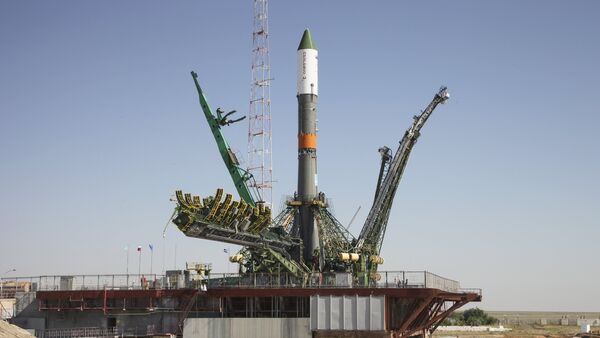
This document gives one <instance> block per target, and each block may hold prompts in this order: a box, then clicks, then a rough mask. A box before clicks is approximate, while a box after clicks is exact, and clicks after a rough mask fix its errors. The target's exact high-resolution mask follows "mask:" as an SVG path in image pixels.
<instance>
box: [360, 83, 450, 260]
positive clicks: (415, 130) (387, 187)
mask: <svg viewBox="0 0 600 338" xmlns="http://www.w3.org/2000/svg"><path fill="white" fill-rule="evenodd" d="M449 98H450V94H449V93H448V90H447V88H446V87H441V88H440V90H439V91H438V93H436V94H435V96H434V98H433V100H432V101H431V103H429V105H428V106H427V108H425V110H423V111H422V112H421V114H420V115H418V116H415V117H414V122H413V124H412V126H411V127H410V128H408V130H407V131H406V132H405V133H404V137H402V140H401V141H400V145H399V146H398V150H396V154H395V155H394V157H393V159H391V158H392V155H391V151H390V149H389V148H387V147H383V148H380V149H379V152H380V154H381V169H380V171H379V177H378V180H377V187H376V192H375V200H374V202H373V206H372V207H371V210H370V211H369V215H368V216H367V219H366V221H365V224H364V226H363V228H362V230H361V232H360V235H359V237H358V241H357V244H356V248H357V251H360V252H361V254H362V255H363V256H365V257H373V256H374V258H371V261H372V262H374V263H376V262H377V261H378V255H379V252H380V251H381V245H382V243H383V238H384V236H385V230H386V227H387V223H388V219H389V217H390V209H391V207H392V203H393V201H394V196H395V194H396V189H398V184H399V183H400V179H401V178H402V173H403V172H404V168H405V167H406V163H407V161H408V157H409V155H410V152H411V150H412V148H413V146H414V145H415V143H416V142H417V139H418V138H419V136H420V135H421V128H422V127H423V125H425V122H427V119H428V118H429V116H431V113H433V110H434V109H435V108H436V107H437V105H438V104H440V103H444V102H445V101H446V100H448V99H449ZM390 159H391V161H390Z"/></svg>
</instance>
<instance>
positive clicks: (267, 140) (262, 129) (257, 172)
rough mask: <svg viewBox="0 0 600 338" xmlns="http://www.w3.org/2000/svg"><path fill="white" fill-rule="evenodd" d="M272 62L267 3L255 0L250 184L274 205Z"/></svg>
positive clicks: (264, 0)
mask: <svg viewBox="0 0 600 338" xmlns="http://www.w3.org/2000/svg"><path fill="white" fill-rule="evenodd" d="M271 80H272V79H271V62H270V60H269V24H268V4H267V0H254V29H253V32H252V85H251V94H250V112H249V113H248V117H249V118H248V172H249V174H251V175H252V176H254V180H251V181H250V182H249V183H250V185H251V186H253V187H255V188H256V189H257V190H258V192H259V193H260V195H261V197H262V200H263V201H264V202H265V203H267V204H268V205H269V206H271V205H272V200H273V192H272V183H273V179H272V177H273V167H272V152H271V149H272V133H271Z"/></svg>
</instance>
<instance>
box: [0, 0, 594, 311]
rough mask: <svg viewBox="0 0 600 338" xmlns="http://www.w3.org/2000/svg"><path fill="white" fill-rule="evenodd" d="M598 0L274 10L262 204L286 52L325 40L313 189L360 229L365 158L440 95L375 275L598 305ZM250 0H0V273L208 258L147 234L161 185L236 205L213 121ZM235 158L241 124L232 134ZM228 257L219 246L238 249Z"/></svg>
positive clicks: (236, 82) (282, 105)
mask: <svg viewBox="0 0 600 338" xmlns="http://www.w3.org/2000/svg"><path fill="white" fill-rule="evenodd" d="M598 13H600V2H597V1H561V2H558V1H526V2H524V1H502V2H500V1H496V2H491V1H483V2H482V1H457V2H448V1H435V2H432V1H414V2H400V1H381V2H373V1H272V2H271V4H270V33H271V35H270V44H271V58H272V68H273V72H272V75H273V77H274V79H275V80H274V81H273V86H272V114H273V131H274V136H273V148H274V176H275V179H276V180H277V183H276V187H275V190H274V196H275V197H274V200H275V202H276V203H277V204H278V203H279V202H280V201H281V200H282V198H283V196H284V195H288V194H292V193H293V191H294V189H295V185H296V171H297V169H296V128H297V126H296V114H297V107H296V97H295V94H296V92H295V81H296V79H295V74H296V69H295V67H296V48H297V45H298V42H299V40H300V37H301V35H302V31H303V30H304V29H305V28H310V29H311V32H312V34H313V38H314V40H315V41H316V44H317V46H318V47H319V63H320V69H319V75H320V81H319V86H320V90H319V95H320V97H319V113H318V114H319V131H320V136H319V138H320V139H319V154H318V155H319V184H320V186H319V188H320V190H322V191H324V192H325V193H326V194H327V196H328V197H330V198H332V199H333V201H334V212H335V214H336V216H337V217H338V219H339V220H340V221H341V222H342V223H344V224H347V223H348V222H349V220H350V218H351V217H352V215H353V214H354V212H355V210H356V208H357V207H358V206H362V210H361V212H360V213H359V215H358V217H357V219H356V221H355V222H354V223H353V224H352V226H351V231H352V232H353V233H355V234H357V233H358V232H359V231H360V227H361V226H362V223H363V222H364V219H365V217H366V214H367V211H368V208H369V207H370V203H371V202H372V197H373V192H374V185H375V181H376V177H377V171H378V168H379V155H378V153H377V149H378V148H379V147H380V146H382V145H388V146H389V147H391V148H392V149H394V150H395V148H396V147H397V142H398V140H399V139H400V138H401V136H402V135H403V133H404V130H405V129H406V128H407V127H408V126H409V125H410V123H411V122H412V119H411V118H412V116H413V115H414V114H416V113H418V112H419V111H420V109H423V108H424V107H425V106H426V105H427V104H428V103H429V102H430V100H431V98H432V97H433V95H434V93H435V92H436V91H437V90H438V88H439V87H440V85H447V86H448V87H449V90H450V93H451V95H452V97H451V100H450V101H449V102H448V104H446V105H443V106H440V107H439V108H438V109H437V110H436V112H435V113H434V115H433V116H432V118H431V119H430V121H429V123H428V125H426V126H425V128H424V130H423V133H422V137H421V138H420V139H419V142H418V144H417V145H416V147H415V149H414V151H413V153H412V156H411V158H410V162H409V164H408V167H407V169H406V171H405V174H404V177H403V181H402V182H401V184H400V188H399V189H398V192H397V195H396V199H395V204H394V207H393V210H392V214H391V218H390V224H389V227H388V232H387V236H386V239H385V242H384V246H383V252H382V256H383V257H384V258H385V259H386V261H385V264H384V265H383V267H382V268H383V269H384V270H404V269H407V270H428V271H432V272H435V273H437V274H440V275H442V276H447V277H450V278H454V279H458V280H460V281H461V283H462V286H463V287H481V288H483V290H484V301H483V303H481V304H480V305H479V306H481V307H483V308H485V309H497V310H573V311H600V305H599V303H598V300H599V299H600V288H598V280H600V263H599V257H600V249H599V239H600V180H599V178H598V173H599V172H600V159H599V156H598V148H599V147H600V141H599V140H598V133H599V131H600V115H599V109H598V105H597V102H596V100H597V99H598V98H599V97H600V96H599V95H600V85H599V80H600V67H598V62H599V60H600V22H599V21H598ZM251 29H252V4H251V1H205V2H200V1H176V2H167V1H95V2H93V1H37V2H34V1H2V2H0V234H1V235H0V236H1V237H0V238H1V239H2V240H1V242H2V245H1V256H0V270H1V271H0V273H2V272H4V271H6V270H9V269H12V268H15V269H17V272H16V273H12V275H15V274H16V275H40V274H84V273H85V274H102V273H124V272H125V270H126V251H125V250H124V248H125V246H129V247H130V252H129V255H130V266H129V269H130V271H133V272H136V273H137V256H136V255H135V253H134V248H135V247H136V246H137V245H143V246H144V251H143V254H142V264H143V268H142V269H143V270H144V271H145V272H148V271H149V269H150V257H149V256H150V254H149V250H148V248H147V245H148V243H153V244H154V246H155V249H154V257H153V258H154V259H153V260H154V264H153V266H154V272H157V271H162V269H163V267H165V268H168V269H171V268H173V266H174V265H175V263H176V264H177V266H178V267H180V268H181V267H183V264H184V262H185V261H186V260H187V261H205V262H212V263H213V265H214V267H215V270H216V271H219V272H226V271H227V270H230V271H231V272H233V271H234V269H235V267H234V266H233V265H228V264H227V263H226V259H227V256H226V255H225V254H224V253H223V249H224V248H225V247H228V246H227V245H223V244H221V243H216V242H209V241H204V240H196V239H190V238H187V237H185V236H183V235H182V234H181V233H179V232H178V230H177V229H176V228H175V227H174V226H170V227H169V228H168V231H167V236H166V238H165V239H163V237H162V230H163V227H164V226H165V223H166V221H167V219H168V218H169V216H170V214H171V212H172V210H173V206H174V205H173V203H172V202H170V201H169V199H170V197H171V196H172V195H173V193H174V191H175V189H178V188H181V189H184V190H186V191H190V192H193V193H196V194H200V195H203V196H207V195H209V194H213V193H214V191H215V190H216V189H217V188H219V187H224V188H225V190H227V191H230V192H234V191H235V190H234V187H233V185H232V184H231V182H230V178H229V176H228V174H227V172H226V170H225V168H224V165H223V164H222V162H221V158H220V156H219V154H218V152H217V149H216V146H215V144H214V141H213V139H212V136H211V134H210V132H209V130H208V127H207V125H206V121H205V120H204V118H203V116H202V112H201V110H200V107H199V105H198V99H197V95H196V92H195V88H194V86H193V82H192V79H191V76H190V74H189V72H190V70H196V71H197V72H198V74H199V79H200V81H201V84H202V86H203V87H204V90H205V92H206V95H207V96H208V100H209V102H210V104H211V105H212V106H213V108H216V107H223V108H224V109H237V110H238V111H240V112H247V110H248V106H249V104H248V100H249V96H250V62H251V52H250V50H251ZM225 132H226V134H227V137H228V138H229V140H230V143H231V144H232V146H233V148H235V149H236V150H238V151H239V152H240V154H241V157H244V154H245V152H246V143H247V124H245V123H240V124H237V125H233V126H231V127H228V128H227V129H226V130H225ZM231 249H232V250H233V249H234V248H233V247H232V248H231Z"/></svg>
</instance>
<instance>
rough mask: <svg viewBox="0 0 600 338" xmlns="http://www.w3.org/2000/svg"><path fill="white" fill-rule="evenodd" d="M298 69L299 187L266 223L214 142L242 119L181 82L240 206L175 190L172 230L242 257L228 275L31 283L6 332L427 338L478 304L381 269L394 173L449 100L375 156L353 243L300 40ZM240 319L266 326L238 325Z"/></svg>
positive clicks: (434, 282)
mask: <svg viewBox="0 0 600 338" xmlns="http://www.w3.org/2000/svg"><path fill="white" fill-rule="evenodd" d="M297 57H298V59H297V65H298V73H297V93H296V97H297V100H298V134H297V137H298V149H297V151H298V184H297V189H296V191H295V193H294V194H293V197H292V198H290V199H288V200H287V201H286V204H285V207H284V208H283V210H281V211H280V212H279V214H277V215H275V216H273V212H272V209H271V206H270V205H269V204H268V203H266V201H265V200H264V199H263V197H262V196H261V193H260V190H259V189H257V187H259V186H260V184H255V183H254V182H253V180H254V178H253V176H252V174H251V173H250V171H249V170H248V169H245V168H243V167H242V166H241V165H240V163H239V161H238V159H237V157H236V156H235V154H234V152H233V151H232V150H231V148H230V146H229V144H228V142H227V140H226V138H225V135H224V133H223V130H222V128H224V127H226V126H229V125H231V124H233V123H236V122H238V121H241V120H243V119H244V117H241V118H236V119H233V120H231V119H229V116H231V115H232V114H233V113H234V112H235V111H232V112H228V113H225V112H224V111H223V110H221V109H220V108H218V109H217V110H216V111H214V112H213V110H212V109H211V107H210V106H209V104H208V100H207V98H206V96H205V94H204V91H203V90H202V88H201V86H200V83H199V80H198V75H197V74H196V73H195V72H192V78H193V81H194V84H195V87H196V89H197V92H198V96H199V101H200V106H201V108H202V111H203V113H204V116H205V118H206V121H207V123H208V126H209V128H210V130H211V133H212V134H213V137H214V139H215V142H216V144H217V148H218V150H219V153H220V155H221V158H222V160H223V162H224V164H225V166H226V168H227V170H228V172H229V174H230V176H231V178H232V180H233V183H234V186H235V188H236V190H237V195H238V196H239V198H234V195H233V194H231V193H226V192H225V191H224V190H223V189H222V188H218V189H217V190H216V193H215V194H214V195H210V196H207V197H204V198H202V197H200V196H199V195H193V194H191V193H184V192H183V191H181V190H178V191H176V193H175V197H176V200H175V201H176V206H175V210H174V213H173V216H172V219H171V220H172V222H173V223H174V224H175V225H176V226H177V228H178V229H179V230H180V231H181V232H182V233H183V234H184V235H186V236H188V237H191V238H198V239H205V240H212V241H218V242H224V243H231V244H236V245H241V246H242V247H243V248H242V249H241V250H240V251H239V252H238V253H236V254H234V255H232V256H231V257H229V260H230V261H231V262H232V263H237V264H238V265H239V270H238V273H236V274H214V273H211V271H210V267H208V266H206V265H202V264H201V265H198V266H196V268H190V269H187V270H186V271H174V272H176V274H175V280H174V281H173V280H172V279H173V275H171V276H168V275H167V276H156V275H150V276H149V275H145V276H135V277H132V279H131V280H133V281H136V279H137V280H138V281H139V284H138V283H136V282H133V283H131V282H130V281H131V280H130V276H125V277H126V281H127V282H126V283H125V284H123V283H119V282H117V283H115V278H114V277H115V276H113V278H112V281H110V280H109V279H106V278H105V277H106V276H96V277H97V284H95V285H94V277H92V278H91V283H92V284H91V285H90V278H89V276H83V279H82V282H81V283H80V284H73V280H75V279H76V278H77V276H56V277H55V278H54V284H52V283H49V282H48V276H46V277H39V280H37V281H34V280H32V281H30V283H35V285H36V287H35V290H34V291H32V292H33V294H34V297H31V296H28V297H29V298H23V299H25V300H26V301H24V302H21V303H20V305H19V306H20V307H21V308H22V309H21V310H20V311H16V312H18V313H17V314H16V317H15V322H16V323H17V324H18V323H21V326H23V327H27V326H31V325H29V324H28V323H29V321H30V320H31V322H36V323H38V324H39V325H38V326H41V327H42V329H43V330H44V332H45V333H44V335H45V336H46V337H51V336H52V335H53V333H52V332H47V331H48V330H63V329H66V328H68V327H71V328H72V327H74V326H81V325H82V323H87V324H89V325H90V326H94V327H96V328H98V329H110V330H112V331H111V332H110V333H115V332H118V333H120V334H121V335H122V336H126V335H128V334H126V332H125V329H127V328H129V329H131V328H132V327H133V328H136V332H135V333H131V334H130V335H133V336H139V335H140V334H138V333H139V332H144V327H145V326H146V334H156V333H177V334H178V335H182V334H183V335H184V336H187V337H211V338H212V337H231V336H247V335H246V333H252V334H251V336H256V337H267V336H273V337H276V336H278V335H277V332H275V331H277V330H281V332H280V334H279V336H281V337H283V336H285V337H311V336H312V337H338V336H344V337H359V336H360V337H390V336H393V337H411V336H428V335H429V334H431V333H432V332H433V331H434V330H435V329H436V328H437V326H438V325H439V324H440V323H441V322H442V321H443V320H444V319H445V318H446V317H447V316H448V315H449V314H451V313H452V312H453V311H455V310H456V309H458V308H460V307H461V306H463V305H465V304H467V303H468V302H473V301H481V290H478V289H462V288H461V287H460V285H459V283H458V282H456V281H453V280H450V279H446V278H443V277H440V276H437V275H435V274H432V273H430V272H426V271H382V270H381V269H380V267H381V265H382V264H383V263H384V258H383V257H381V256H380V252H381V248H382V245H383V242H384V238H385V232H386V229H387V226H388V220H389V216H390V212H391V208H392V205H393V201H394V197H395V194H396V191H397V188H398V186H399V183H400V181H401V178H402V175H403V173H404V169H405V167H406V165H407V163H408V159H409V156H410V153H411V151H412V150H413V147H414V145H415V144H416V142H417V140H418V138H419V137H420V136H421V130H422V128H423V126H424V125H425V124H426V122H427V121H428V119H429V118H430V117H431V115H432V113H433V111H434V110H435V109H436V107H438V106H439V105H440V104H443V103H445V102H446V101H447V100H448V99H449V97H450V96H449V93H448V91H447V88H446V87H441V88H440V90H439V91H438V92H436V93H435V94H434V96H433V99H432V100H431V101H430V103H429V104H428V105H427V106H426V107H425V109H423V110H422V111H421V112H420V113H419V114H417V115H415V116H414V119H413V122H412V124H411V125H410V126H409V128H408V129H407V130H406V132H405V133H404V135H403V136H402V138H401V139H400V142H399V145H398V148H397V150H396V151H395V152H392V150H391V149H390V148H388V147H381V148H379V154H380V155H381V163H380V167H379V172H378V176H377V180H376V185H375V189H374V191H375V194H374V199H373V204H372V205H371V208H370V211H369V213H368V216H367V217H366V220H365V223H364V225H363V227H362V230H361V232H360V234H359V235H358V236H354V235H353V234H351V233H350V232H349V231H348V230H347V229H346V227H344V226H342V224H340V222H339V221H338V220H337V219H336V217H335V216H334V214H333V213H332V212H331V210H330V208H329V205H328V199H327V198H326V196H325V193H324V192H322V191H319V189H318V186H317V182H318V179H317V130H318V129H317V102H318V95H319V91H318V51H317V48H316V44H315V43H314V41H313V39H312V37H311V34H310V32H309V31H308V30H306V31H305V32H304V34H303V36H302V39H301V41H300V44H299V47H298V51H297ZM190 271H192V272H194V271H195V272H197V275H196V277H195V278H192V279H190V278H189V277H190V273H191V272H190ZM86 277H87V283H88V284H87V285H86ZM57 278H58V280H59V281H60V283H58V284H57V283H56V280H57ZM120 278H121V279H122V278H123V276H120ZM140 278H141V279H140ZM34 279H35V278H34ZM101 280H102V283H101V282H100V281H101ZM117 280H119V278H117ZM63 281H64V283H63ZM21 282H22V281H21ZM32 285H33V284H32ZM27 302H28V303H27ZM26 309H29V310H26ZM245 318H253V319H261V320H267V319H269V320H270V322H268V323H266V322H265V324H264V325H261V324H260V323H261V322H259V321H253V322H245V321H243V320H241V319H245ZM238 319H239V320H238ZM40 323H41V324H40ZM74 323H79V325H75V324H74ZM149 323H151V324H149ZM36 325H37V324H36ZM236 325H240V326H239V327H238V326H236ZM269 325H274V326H272V327H271V326H269ZM274 327H279V329H275V328H274ZM138 328H139V332H137V330H138ZM211 330H212V331H211ZM236 330H238V331H236ZM340 331H343V334H341V333H340ZM234 332H239V334H237V335H236V334H234ZM63 333H64V332H62V331H61V332H60V335H61V336H67V335H66V333H65V334H63ZM57 334H59V333H57ZM77 334H79V331H77V333H76V334H75V336H77ZM71 336H73V335H71Z"/></svg>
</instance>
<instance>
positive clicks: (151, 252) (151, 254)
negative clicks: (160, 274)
mask: <svg viewBox="0 0 600 338" xmlns="http://www.w3.org/2000/svg"><path fill="white" fill-rule="evenodd" d="M153 259H154V247H153V246H152V244H151V245H150V275H152V263H153V262H152V260H153Z"/></svg>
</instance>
